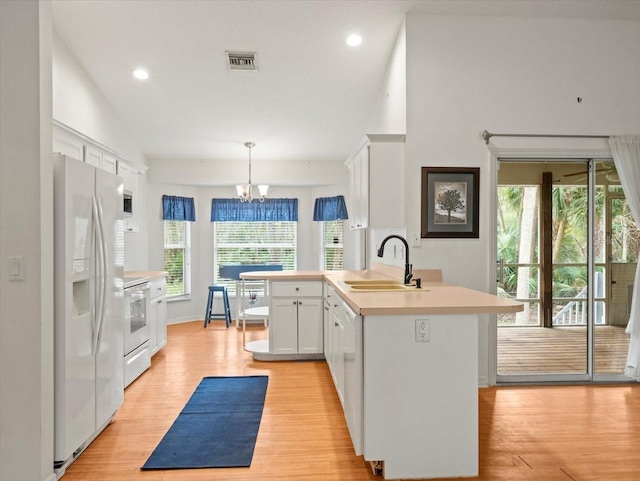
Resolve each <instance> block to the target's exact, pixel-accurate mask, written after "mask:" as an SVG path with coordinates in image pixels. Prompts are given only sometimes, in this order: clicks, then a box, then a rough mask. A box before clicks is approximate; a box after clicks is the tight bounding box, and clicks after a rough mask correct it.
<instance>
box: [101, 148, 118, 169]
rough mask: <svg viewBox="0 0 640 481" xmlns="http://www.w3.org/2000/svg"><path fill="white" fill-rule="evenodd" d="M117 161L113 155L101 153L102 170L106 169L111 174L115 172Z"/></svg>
mask: <svg viewBox="0 0 640 481" xmlns="http://www.w3.org/2000/svg"><path fill="white" fill-rule="evenodd" d="M117 162H118V161H117V159H116V158H115V157H114V156H113V155H109V154H107V153H103V154H102V170H106V171H107V172H111V173H112V174H115V173H117V167H116V165H117Z"/></svg>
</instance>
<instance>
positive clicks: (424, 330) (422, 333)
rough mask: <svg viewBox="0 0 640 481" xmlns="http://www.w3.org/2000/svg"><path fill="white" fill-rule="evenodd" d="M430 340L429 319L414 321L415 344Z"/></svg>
mask: <svg viewBox="0 0 640 481" xmlns="http://www.w3.org/2000/svg"><path fill="white" fill-rule="evenodd" d="M430 340H431V326H430V323H429V319H416V342H429V341H430Z"/></svg>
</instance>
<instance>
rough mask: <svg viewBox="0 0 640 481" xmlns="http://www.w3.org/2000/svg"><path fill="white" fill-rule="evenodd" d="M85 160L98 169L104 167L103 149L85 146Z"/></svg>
mask: <svg viewBox="0 0 640 481" xmlns="http://www.w3.org/2000/svg"><path fill="white" fill-rule="evenodd" d="M84 162H85V163H86V164H89V165H93V166H94V167H97V168H98V169H102V151H100V150H98V149H96V148H95V147H91V146H90V145H85V146H84Z"/></svg>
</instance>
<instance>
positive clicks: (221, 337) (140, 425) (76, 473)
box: [62, 320, 640, 481]
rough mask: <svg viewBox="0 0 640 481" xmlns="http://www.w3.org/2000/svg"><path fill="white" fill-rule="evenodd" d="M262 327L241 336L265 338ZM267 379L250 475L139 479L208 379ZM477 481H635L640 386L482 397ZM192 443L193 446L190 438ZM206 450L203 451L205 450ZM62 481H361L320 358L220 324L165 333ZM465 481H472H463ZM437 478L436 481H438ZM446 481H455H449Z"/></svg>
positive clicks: (365, 476) (501, 391) (361, 465)
mask: <svg viewBox="0 0 640 481" xmlns="http://www.w3.org/2000/svg"><path fill="white" fill-rule="evenodd" d="M265 336H266V331H265V330H264V329H263V328H253V329H252V330H251V331H250V332H249V333H248V337H249V338H251V339H253V338H255V339H258V338H264V337H265ZM254 374H267V375H269V387H268V390H267V398H266V402H265V408H264V413H263V417H262V422H261V425H260V431H259V433H258V439H257V443H256V447H255V452H254V456H253V462H252V464H251V467H249V468H224V469H195V470H179V471H141V470H140V466H142V465H143V464H144V462H145V461H146V459H147V458H148V457H149V455H150V454H151V452H152V451H153V449H154V448H155V447H156V445H157V444H158V442H160V439H162V436H163V435H164V434H165V432H166V431H167V429H169V427H170V426H171V424H172V423H173V421H174V420H175V418H176V417H177V416H178V413H179V412H180V410H181V409H182V407H183V406H184V404H185V403H186V401H187V400H188V399H189V397H190V396H191V394H192V392H193V390H194V389H195V387H196V386H197V385H198V383H199V382H200V380H201V379H202V377H204V376H220V375H254ZM479 408H480V417H479V421H480V477H479V478H472V479H476V480H478V481H507V480H509V481H519V480H522V481H524V480H526V481H534V480H535V481H572V480H573V481H596V480H600V481H605V480H606V481H616V480H618V481H622V480H624V481H635V480H638V479H640V449H638V447H639V446H640V386H638V385H621V386H570V387H567V386H554V387H513V388H512V387H502V388H488V389H480V392H479ZM193 442H197V440H196V439H194V440H193ZM202 449H207V447H206V446H202ZM62 479H63V481H89V480H91V481H136V480H141V481H142V480H144V481H178V480H179V481H216V480H247V481H249V480H251V481H262V480H264V481H275V480H293V481H365V480H376V479H381V478H379V477H376V476H373V475H372V473H371V470H370V469H369V466H368V464H367V463H365V462H364V460H363V458H362V457H359V456H356V455H355V454H354V453H353V448H352V446H351V441H350V438H349V433H348V431H347V426H346V423H345V420H344V417H343V414H342V408H341V406H340V402H339V401H338V397H337V395H336V393H335V390H334V388H333V384H332V381H331V376H330V374H329V370H328V368H327V366H326V364H325V363H324V362H322V361H308V362H286V361H282V362H271V363H268V362H256V361H253V359H252V358H251V356H250V354H249V353H247V352H245V351H243V350H242V332H241V331H240V330H238V329H236V328H235V327H230V328H229V329H225V327H224V323H223V322H215V323H212V324H211V325H210V326H209V327H207V328H206V329H204V328H203V327H202V320H198V321H194V322H189V323H185V324H178V325H172V326H169V328H168V343H167V345H166V346H165V348H163V349H162V350H161V351H160V352H159V353H158V354H156V356H154V358H153V361H152V366H151V368H150V369H149V370H148V371H147V372H146V373H145V374H143V375H142V376H141V377H140V378H138V379H137V380H136V381H135V382H134V383H133V384H131V385H130V386H129V387H128V388H127V389H126V391H125V403H124V405H123V407H122V408H121V409H120V411H119V412H118V414H117V416H116V419H115V421H114V422H113V423H112V424H111V425H110V426H109V427H108V428H107V429H106V430H105V431H104V432H103V434H102V435H100V436H99V437H98V439H96V440H95V441H94V442H93V444H92V445H91V446H89V448H88V449H87V450H86V451H85V452H84V453H83V454H82V455H81V456H80V457H79V458H78V459H77V460H76V462H75V463H74V464H72V465H71V467H70V468H69V469H68V470H67V473H66V474H65V476H64V477H63V478H62ZM467 479H469V478H467ZM441 481H444V480H441ZM448 481H451V479H450V478H449V479H448Z"/></svg>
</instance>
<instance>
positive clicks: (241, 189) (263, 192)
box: [236, 142, 269, 202]
mask: <svg viewBox="0 0 640 481" xmlns="http://www.w3.org/2000/svg"><path fill="white" fill-rule="evenodd" d="M244 146H245V147H246V148H248V149H249V182H248V183H247V184H238V185H236V190H237V191H238V197H240V202H251V201H252V200H253V199H254V197H253V184H251V149H252V148H253V147H255V146H256V144H255V143H254V142H245V143H244ZM256 187H258V192H259V193H260V197H258V200H260V202H264V198H265V197H266V196H267V191H268V190H269V186H268V185H258V186H256Z"/></svg>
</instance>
